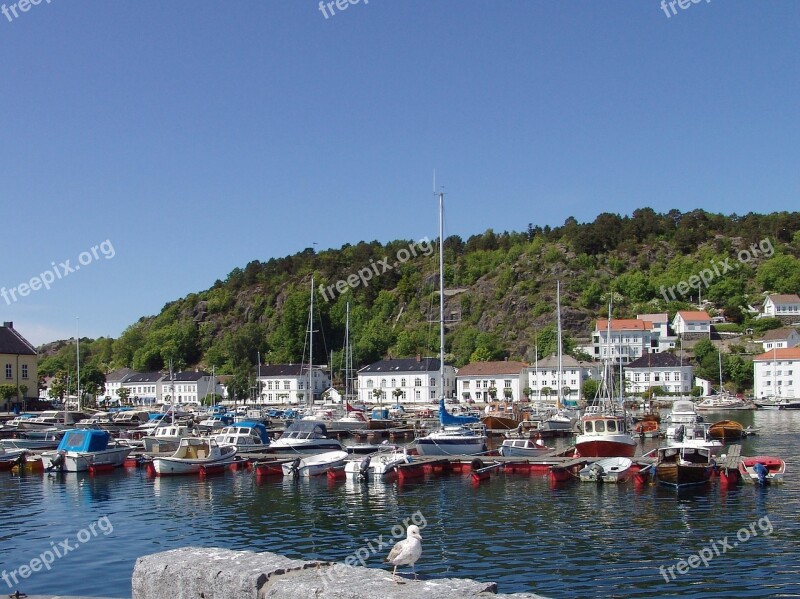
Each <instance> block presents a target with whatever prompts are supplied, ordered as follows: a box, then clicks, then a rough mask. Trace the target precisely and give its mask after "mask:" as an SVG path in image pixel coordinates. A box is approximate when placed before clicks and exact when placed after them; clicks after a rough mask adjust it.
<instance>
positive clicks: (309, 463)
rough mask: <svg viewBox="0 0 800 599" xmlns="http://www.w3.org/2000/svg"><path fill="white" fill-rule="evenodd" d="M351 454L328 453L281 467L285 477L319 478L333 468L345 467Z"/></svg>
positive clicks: (308, 457)
mask: <svg viewBox="0 0 800 599" xmlns="http://www.w3.org/2000/svg"><path fill="white" fill-rule="evenodd" d="M348 455H349V454H348V453H347V452H346V451H327V452H325V453H318V454H316V455H309V456H306V457H304V458H296V459H294V460H292V461H291V462H286V463H285V464H283V465H282V466H281V469H282V470H283V475H284V476H319V475H320V474H325V473H326V472H328V470H330V469H331V468H336V467H337V466H342V465H344V462H345V460H346V459H347V456H348Z"/></svg>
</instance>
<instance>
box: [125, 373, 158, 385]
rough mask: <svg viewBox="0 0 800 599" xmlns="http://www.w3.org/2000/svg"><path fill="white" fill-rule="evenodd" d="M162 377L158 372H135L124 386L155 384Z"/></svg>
mask: <svg viewBox="0 0 800 599" xmlns="http://www.w3.org/2000/svg"><path fill="white" fill-rule="evenodd" d="M162 378H164V375H163V374H162V373H160V372H137V373H135V374H133V375H132V376H131V377H130V378H129V379H128V380H127V381H125V384H126V385H127V384H128V383H157V382H158V381H160V380H161V379H162Z"/></svg>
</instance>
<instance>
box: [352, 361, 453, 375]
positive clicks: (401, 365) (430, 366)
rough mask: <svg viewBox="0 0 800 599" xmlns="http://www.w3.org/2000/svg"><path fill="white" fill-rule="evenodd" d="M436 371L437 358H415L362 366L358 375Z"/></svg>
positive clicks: (437, 367)
mask: <svg viewBox="0 0 800 599" xmlns="http://www.w3.org/2000/svg"><path fill="white" fill-rule="evenodd" d="M438 370H439V358H420V359H419V360H417V359H416V358H390V359H388V360H381V361H380V362H375V363H373V364H370V365H369V366H364V368H362V369H361V370H359V371H358V373H359V374H361V373H365V374H366V373H370V372H386V373H392V372H436V371H438Z"/></svg>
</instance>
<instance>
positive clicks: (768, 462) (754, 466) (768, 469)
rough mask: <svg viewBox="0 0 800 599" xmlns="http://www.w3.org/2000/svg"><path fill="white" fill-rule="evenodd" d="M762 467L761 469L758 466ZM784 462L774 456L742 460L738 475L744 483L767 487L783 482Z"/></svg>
mask: <svg viewBox="0 0 800 599" xmlns="http://www.w3.org/2000/svg"><path fill="white" fill-rule="evenodd" d="M759 464H760V465H761V466H763V468H761V467H759V466H758V465H759ZM785 472H786V462H784V461H783V460H782V459H780V458H777V457H774V456H755V457H750V458H742V461H741V462H739V474H741V475H742V480H744V482H746V483H754V484H757V485H769V484H773V485H774V484H777V483H782V482H783V475H784V473H785Z"/></svg>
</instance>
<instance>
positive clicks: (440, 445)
mask: <svg viewBox="0 0 800 599" xmlns="http://www.w3.org/2000/svg"><path fill="white" fill-rule="evenodd" d="M485 451H486V439H485V438H484V437H478V438H476V439H474V440H472V439H431V438H428V437H423V438H422V439H417V453H418V454H419V455H424V456H447V455H478V454H481V453H484V452H485Z"/></svg>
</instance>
